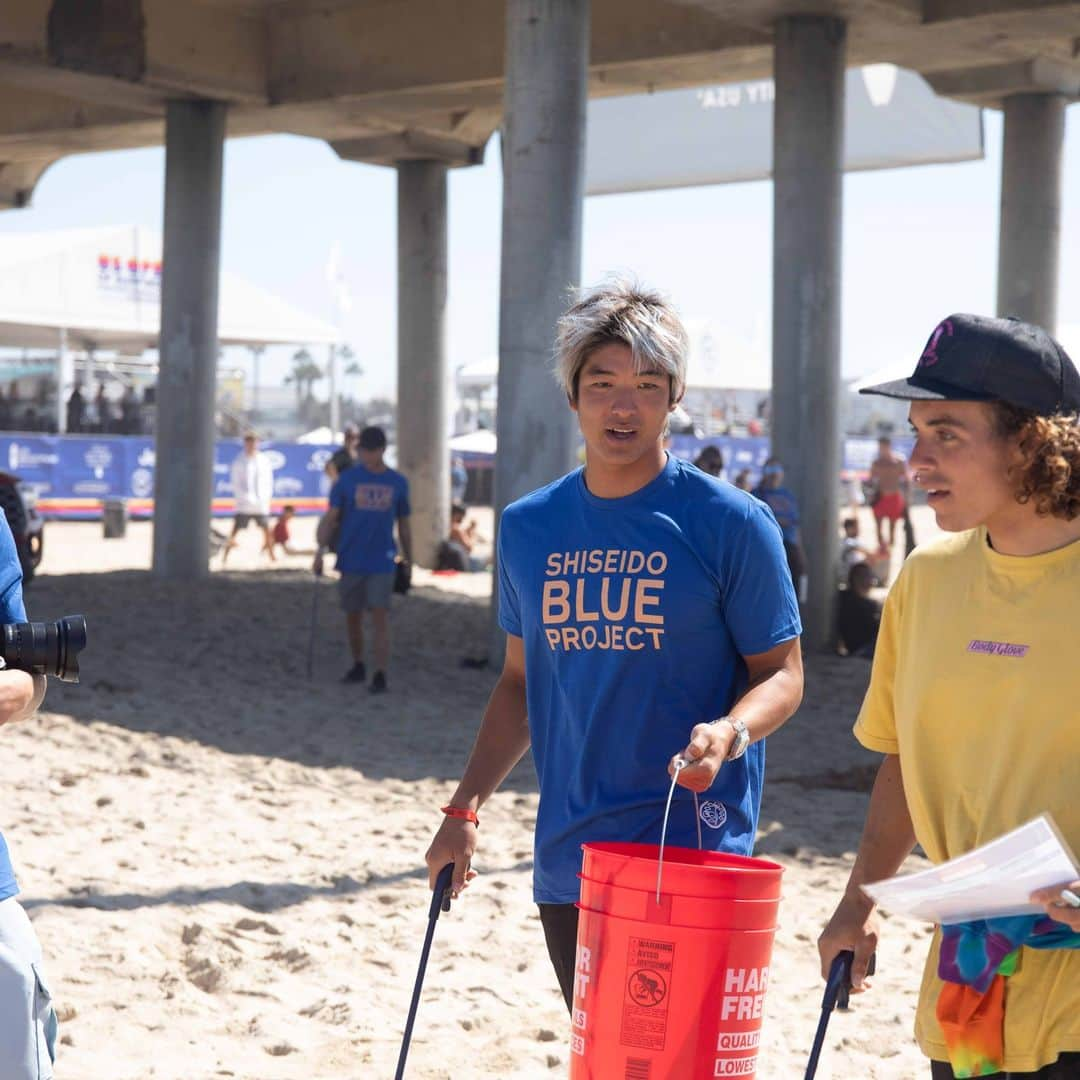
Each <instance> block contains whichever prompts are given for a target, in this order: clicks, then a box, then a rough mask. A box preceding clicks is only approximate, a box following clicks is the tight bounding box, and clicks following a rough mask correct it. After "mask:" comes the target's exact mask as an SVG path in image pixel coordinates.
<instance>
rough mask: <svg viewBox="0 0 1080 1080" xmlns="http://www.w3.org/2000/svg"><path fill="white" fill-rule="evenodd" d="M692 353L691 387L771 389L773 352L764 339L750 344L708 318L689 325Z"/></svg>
mask: <svg viewBox="0 0 1080 1080" xmlns="http://www.w3.org/2000/svg"><path fill="white" fill-rule="evenodd" d="M686 332H687V333H688V334H689V336H690V356H689V359H688V360H687V364H686V386H687V389H688V390H768V389H769V388H770V387H771V386H772V354H771V352H770V351H769V349H768V348H767V347H766V346H765V344H764V343H763V342H759V343H751V342H748V341H746V340H744V339H743V338H740V337H738V336H737V335H735V334H733V333H731V332H730V331H728V330H726V329H724V328H722V327H718V326H716V325H715V324H714V323H711V322H709V321H707V320H702V319H691V320H689V321H688V322H687V324H686Z"/></svg>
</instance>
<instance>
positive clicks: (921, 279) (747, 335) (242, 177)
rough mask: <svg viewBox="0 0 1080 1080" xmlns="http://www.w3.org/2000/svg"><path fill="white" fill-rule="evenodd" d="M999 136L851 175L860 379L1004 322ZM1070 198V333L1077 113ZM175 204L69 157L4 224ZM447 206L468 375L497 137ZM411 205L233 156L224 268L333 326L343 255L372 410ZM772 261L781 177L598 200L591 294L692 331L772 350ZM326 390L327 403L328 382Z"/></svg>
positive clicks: (490, 263) (157, 222)
mask: <svg viewBox="0 0 1080 1080" xmlns="http://www.w3.org/2000/svg"><path fill="white" fill-rule="evenodd" d="M1001 128H1002V125H1001V118H1000V115H999V114H997V113H994V112H987V113H986V114H985V135H986V156H985V158H984V159H983V160H981V161H975V162H965V163H962V164H956V165H932V166H920V167H916V168H906V169H893V170H887V171H877V172H862V173H849V174H847V176H846V178H845V183H844V225H843V236H844V242H843V243H844V252H843V334H842V364H843V371H844V374H845V375H846V376H852V375H861V374H866V373H868V372H871V371H874V370H876V369H878V368H880V367H882V366H884V365H887V364H891V363H896V362H903V361H904V360H905V359H906V358H910V359H911V361H912V365H914V360H915V358H917V356H918V354H919V352H920V351H921V349H922V346H923V343H924V341H925V339H926V338H927V336H928V335H929V333H930V331H931V330H932V329H933V327H934V325H935V324H936V323H937V322H938V321H939V320H940V319H941V318H943V317H944V316H945V315H947V314H949V313H951V312H954V311H973V312H980V313H993V309H994V301H995V290H996V266H997V238H998V228H997V224H998V200H999V194H1000V173H1001ZM1064 191H1065V207H1064V213H1063V219H1062V242H1061V280H1060V290H1059V304H1058V311H1059V329H1060V328H1061V327H1063V326H1066V325H1068V324H1074V325H1076V326H1077V327H1078V328H1080V106H1072V107H1071V108H1070V109H1069V110H1068V113H1067V131H1066V150H1065V177H1064ZM1070 193H1072V197H1071V198H1070ZM163 199H164V151H163V150H162V149H161V148H148V149H144V150H135V151H116V152H111V153H106V154H91V155H81V156H75V157H69V158H66V159H64V160H62V161H60V162H58V163H56V164H55V165H53V166H52V167H51V168H50V169H49V170H48V171H47V172H46V173H45V175H44V176H43V178H42V179H41V182H40V183H39V184H38V187H37V189H36V191H35V193H34V198H33V203H32V206H31V207H30V208H28V209H25V210H11V211H6V212H4V213H2V214H0V233H2V232H6V231H45V230H51V229H60V228H75V227H89V226H98V225H117V224H125V225H132V224H135V225H145V226H147V227H149V228H153V229H157V230H160V229H161V225H162V211H163ZM449 200H450V218H449V221H450V226H449V228H450V237H449V240H450V255H449V259H450V264H449V296H448V312H447V334H448V359H449V364H450V367H451V369H453V368H456V367H457V366H459V365H462V364H466V363H470V362H472V361H476V360H484V359H487V358H490V357H494V356H495V354H496V352H497V342H498V294H499V238H500V206H501V170H500V164H499V151H498V141H497V139H493V140H492V141H491V143H489V145H488V148H487V153H486V157H485V161H484V164H483V165H480V166H475V167H472V168H467V169H455V170H452V171H451V173H450V181H449ZM396 202H397V198H396V174H395V172H394V171H393V170H392V169H390V168H383V167H378V166H369V165H360V164H356V163H351V162H344V161H342V160H340V159H339V158H337V156H336V155H335V154H334V152H333V151H332V150H331V148H330V147H329V146H328V145H327V144H325V143H323V142H320V141H318V140H312V139H302V138H297V137H293V136H264V137H259V138H249V139H236V140H230V141H229V142H228V143H227V144H226V153H225V179H224V208H223V226H222V228H223V234H222V266H223V268H224V269H227V270H229V271H231V272H233V273H237V274H240V275H242V276H244V277H246V278H248V279H249V280H251V281H252V282H254V283H255V284H257V285H259V286H261V287H263V288H264V289H267V290H269V291H270V292H273V293H276V294H277V295H279V296H281V297H282V298H283V299H286V300H288V301H290V302H291V303H293V304H295V305H296V306H298V307H300V308H302V309H304V310H306V311H308V312H310V313H311V314H313V315H317V316H319V317H321V318H323V319H327V320H330V321H334V320H335V319H336V318H337V316H336V314H335V311H334V305H333V301H332V299H331V291H330V288H329V286H328V284H327V276H326V266H327V262H328V260H329V258H330V254H331V251H332V250H333V248H334V247H335V245H337V246H338V248H339V250H340V264H341V269H342V273H343V275H344V279H345V284H346V287H347V289H348V292H349V293H350V294H351V309H350V310H349V311H348V312H346V313H345V314H344V315H343V316H342V322H341V325H342V329H343V331H344V335H345V340H346V341H347V342H348V344H349V345H350V347H351V348H352V350H353V352H354V353H355V355H356V359H357V360H358V361H359V363H360V365H361V366H362V368H363V370H364V374H363V375H362V376H361V377H359V379H356V378H355V377H354V378H353V380H352V381H351V382H350V383H349V384H348V385H347V386H346V387H345V390H346V391H347V392H348V393H349V394H351V395H352V396H354V397H358V398H361V399H365V398H369V397H375V396H390V397H392V396H393V394H394V390H395V385H396V334H397V329H396V292H397V268H396ZM771 262H772V185H771V183H769V182H768V181H759V182H754V183H741V184H729V185H723V186H713V187H700V188H683V189H676V190H666V191H655V192H648V193H637V194H624V195H603V196H592V197H589V198H588V199H587V200H586V205H585V219H584V236H583V266H582V281H583V282H585V283H590V282H595V281H597V280H599V279H600V278H601V277H602V276H603V275H604V274H605V273H608V272H611V271H621V272H630V273H632V274H634V275H635V276H636V277H638V278H639V279H640V280H642V281H644V282H645V283H647V284H650V285H653V286H655V287H658V288H660V289H662V290H663V291H665V292H666V293H667V294H668V295H669V296H670V297H671V298H672V299H673V300H674V302H675V304H676V306H677V307H678V308H679V310H680V311H681V313H682V314H683V316H684V317H685V318H686V319H687V320H693V319H707V320H709V321H710V322H711V323H712V324H713V326H714V327H716V328H717V329H718V330H720V331H721V332H722V333H724V334H730V335H733V336H734V337H736V338H741V339H743V340H745V341H747V342H750V343H752V344H755V345H757V346H759V347H760V348H761V349H764V350H767V349H768V347H769V339H770V324H771V302H772V296H771V291H772V290H771V274H770V271H771ZM1063 336H1064V335H1063ZM294 351H295V350H294V349H292V348H281V349H275V350H271V351H270V352H269V353H268V354H267V356H266V357H264V359H263V361H262V365H261V371H262V378H261V381H262V382H263V383H265V384H268V385H272V384H280V382H281V380H282V379H283V378H284V375H285V374H286V373H287V371H288V368H289V362H290V357H291V355H292V353H293V352H294ZM317 359H319V360H320V361H322V360H325V357H324V356H317ZM230 361H231V362H232V363H235V364H239V365H241V366H243V365H246V364H247V363H248V360H247V354H246V353H245V352H244V351H242V350H239V351H237V352H234V353H233V354H232V356H231V357H230ZM316 392H317V394H319V396H325V392H326V388H325V384H323V385H322V387H321V391H320V389H319V388H317V391H316Z"/></svg>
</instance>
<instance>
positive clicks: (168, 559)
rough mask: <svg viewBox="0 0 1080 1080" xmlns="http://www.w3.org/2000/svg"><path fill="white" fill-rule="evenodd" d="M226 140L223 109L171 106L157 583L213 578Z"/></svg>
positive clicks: (159, 426) (193, 104) (157, 481)
mask: <svg viewBox="0 0 1080 1080" xmlns="http://www.w3.org/2000/svg"><path fill="white" fill-rule="evenodd" d="M224 141H225V106H224V105H222V104H220V103H218V102H211V101H171V102H169V104H168V106H167V110H166V114H165V231H164V241H163V245H164V246H163V252H162V254H163V258H162V283H161V338H160V343H159V349H160V357H161V373H160V375H159V377H158V391H157V438H156V464H155V480H154V561H153V569H154V573H155V574H156V575H157V576H159V577H169V578H180V579H184V580H195V579H197V578H201V577H204V576H205V575H206V574H207V573H208V572H209V566H208V563H209V559H210V544H209V540H210V501H211V498H212V496H213V485H214V436H215V431H214V399H215V392H216V384H217V352H218V337H217V318H218V275H219V272H220V262H221V178H222V158H223V152H224Z"/></svg>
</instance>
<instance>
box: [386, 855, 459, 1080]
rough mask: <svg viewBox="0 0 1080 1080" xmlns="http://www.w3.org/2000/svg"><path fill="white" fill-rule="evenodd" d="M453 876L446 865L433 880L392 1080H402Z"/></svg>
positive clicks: (449, 867) (446, 908)
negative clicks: (433, 885)
mask: <svg viewBox="0 0 1080 1080" xmlns="http://www.w3.org/2000/svg"><path fill="white" fill-rule="evenodd" d="M453 874H454V864H453V863H447V864H446V865H445V866H444V867H443V868H442V869H441V870H440V871H439V876H438V877H437V878H436V879H435V888H434V889H433V890H432V893H431V907H430V908H428V926H427V934H425V935H424V947H423V949H422V950H421V951H420V967H419V969H418V970H417V972H416V983H415V985H414V986H413V994H412V1003H411V1004H410V1005H409V1019H408V1020H407V1021H406V1022H405V1035H404V1036H403V1037H402V1040H401V1053H400V1054H399V1055H398V1063H397V1072H396V1073H394V1080H403V1077H404V1076H405V1059H406V1058H407V1057H408V1056H409V1044H410V1043H411V1042H412V1030H413V1022H414V1021H415V1020H416V1010H417V1007H418V1006H419V1004H420V991H421V990H422V989H423V986H424V972H425V971H427V962H428V953H430V952H431V939H432V938H433V937H434V936H435V924H436V923H437V922H438V921H439V912H440V911H449V910H450V880H451V878H452V877H453Z"/></svg>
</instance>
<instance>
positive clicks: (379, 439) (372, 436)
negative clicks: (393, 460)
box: [360, 427, 386, 450]
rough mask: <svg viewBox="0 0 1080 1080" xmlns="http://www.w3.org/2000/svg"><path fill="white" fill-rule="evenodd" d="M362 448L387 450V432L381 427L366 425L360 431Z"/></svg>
mask: <svg viewBox="0 0 1080 1080" xmlns="http://www.w3.org/2000/svg"><path fill="white" fill-rule="evenodd" d="M360 449H361V450H385V449H386V432H385V431H383V429H382V428H381V427H366V428H364V430H363V431H361V432H360Z"/></svg>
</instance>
